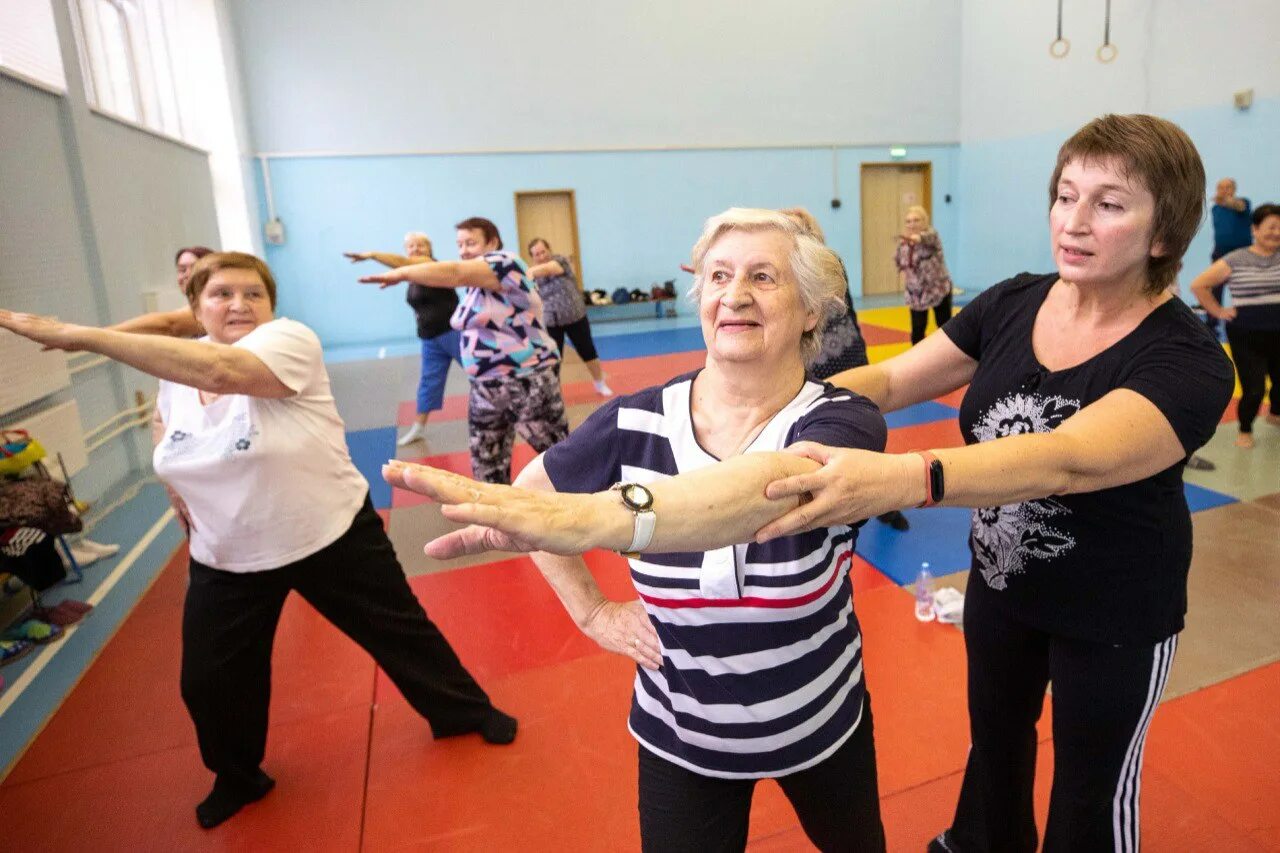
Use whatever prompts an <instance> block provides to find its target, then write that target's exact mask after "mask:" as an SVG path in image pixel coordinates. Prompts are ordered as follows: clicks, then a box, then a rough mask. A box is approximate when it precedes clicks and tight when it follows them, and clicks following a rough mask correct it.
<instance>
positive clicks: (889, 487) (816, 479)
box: [756, 441, 924, 542]
mask: <svg viewBox="0 0 1280 853" xmlns="http://www.w3.org/2000/svg"><path fill="white" fill-rule="evenodd" d="M785 452H787V453H794V454H796V455H798V456H803V457H805V458H807V459H812V460H813V461H814V462H817V463H819V464H821V465H822V467H821V468H819V469H818V470H817V471H814V472H813V473H811V474H797V475H796V476H794V477H787V478H786V479H784V480H774V481H773V482H772V483H770V484H769V485H768V486H766V487H765V492H764V493H765V496H766V497H768V498H769V499H770V500H780V499H783V498H789V497H796V496H799V497H800V498H801V500H802V501H803V502H802V503H801V504H800V506H798V507H796V508H795V509H793V510H791V512H789V513H787V514H786V515H784V516H782V518H779V519H777V520H776V521H773V522H771V523H769V524H767V525H765V526H764V527H762V528H761V529H760V530H759V531H758V532H757V533H756V541H757V542H766V541H768V540H770V539H776V538H777V537H779V536H787V535H790V534H793V533H799V532H801V531H805V530H813V529H814V528H815V527H830V526H832V525H836V524H853V523H854V522H857V521H861V520H862V519H864V518H870V517H871V516H873V515H881V514H883V513H886V512H889V511H890V510H894V509H903V508H905V507H909V506H916V505H917V504H919V503H920V502H921V501H923V500H924V494H923V492H924V470H923V466H922V462H921V460H920V459H919V458H918V457H916V456H915V455H914V454H886V453H873V452H872V451H869V450H854V449H850V448H838V447H827V446H826V445H822V444H814V443H813V442H810V441H801V442H799V443H797V444H793V445H791V446H790V447H788V448H786V450H785ZM917 495H918V496H917ZM806 497H807V498H808V500H804V499H805V498H806Z"/></svg>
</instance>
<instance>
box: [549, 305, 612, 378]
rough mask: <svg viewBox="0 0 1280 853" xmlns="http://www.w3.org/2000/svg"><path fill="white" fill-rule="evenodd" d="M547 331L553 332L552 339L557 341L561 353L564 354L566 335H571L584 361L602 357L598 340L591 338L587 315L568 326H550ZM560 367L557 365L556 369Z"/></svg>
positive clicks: (572, 341) (571, 340) (570, 337)
mask: <svg viewBox="0 0 1280 853" xmlns="http://www.w3.org/2000/svg"><path fill="white" fill-rule="evenodd" d="M547 331H548V332H550V333H551V339H552V340H553V341H555V342H556V347H557V348H558V349H559V350H560V354H561V355H562V356H563V355H564V336H565V335H566V334H567V335H568V336H569V342H570V343H571V344H573V348H574V349H575V350H577V351H578V356H579V357H580V358H581V359H582V360H583V361H595V360H596V359H597V358H599V357H600V354H599V353H597V352H596V342H595V341H593V340H592V339H591V321H590V320H588V319H587V318H586V317H583V318H582V319H581V320H575V321H574V322H572V323H570V324H569V325H567V326H548V327H547ZM559 369H560V365H559V364H557V365H556V370H559Z"/></svg>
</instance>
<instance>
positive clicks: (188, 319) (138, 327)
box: [107, 308, 202, 338]
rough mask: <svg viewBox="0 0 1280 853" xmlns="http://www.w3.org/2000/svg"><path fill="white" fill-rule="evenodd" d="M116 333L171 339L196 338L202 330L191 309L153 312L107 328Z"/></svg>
mask: <svg viewBox="0 0 1280 853" xmlns="http://www.w3.org/2000/svg"><path fill="white" fill-rule="evenodd" d="M107 328H108V329H111V330H112V331H115V332H132V333H133V334H135V335H168V336H169V337H171V338H194V337H196V336H197V335H200V334H201V332H202V330H201V328H200V324H199V323H197V322H196V317H195V315H194V314H192V313H191V309H190V308H177V309H175V310H173V311H152V312H151V313H149V314H140V315H138V316H137V317H132V318H130V319H128V320H125V321H124V322H122V323H116V324H115V325H112V326H107Z"/></svg>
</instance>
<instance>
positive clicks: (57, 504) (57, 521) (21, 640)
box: [0, 430, 120, 686]
mask: <svg viewBox="0 0 1280 853" xmlns="http://www.w3.org/2000/svg"><path fill="white" fill-rule="evenodd" d="M45 459H46V454H45V450H44V448H43V447H41V446H40V443H39V442H38V441H36V440H35V439H34V438H33V437H32V436H31V435H30V434H28V433H27V432H26V431H25V430H4V431H0V579H2V581H3V582H2V585H0V590H3V591H4V592H6V593H8V595H7V596H6V597H7V598H8V601H7V602H6V600H5V598H6V597H0V612H3V614H4V618H5V619H6V620H7V621H11V622H12V624H11V625H9V627H7V628H5V629H4V630H3V631H0V666H2V665H4V664H6V663H11V662H12V661H15V660H18V659H20V658H22V657H24V656H25V655H27V654H29V653H30V652H31V651H32V650H33V649H34V648H35V647H36V646H38V645H42V644H45V643H51V642H53V641H54V640H58V639H61V638H62V637H63V635H64V634H65V630H66V628H67V626H69V625H74V624H75V623H76V622H79V621H80V620H81V619H82V618H84V615H85V614H86V613H88V612H89V611H90V610H92V609H93V607H92V605H89V604H85V603H84V602H79V601H72V600H66V601H59V602H57V603H56V604H52V605H50V604H47V603H46V602H44V601H43V600H42V599H41V595H42V594H43V593H44V592H45V591H46V590H49V589H52V588H53V587H55V586H57V585H59V584H61V583H62V582H63V581H64V580H66V577H67V570H68V569H69V568H72V567H73V566H75V565H76V564H77V563H78V562H80V561H81V560H83V561H84V562H85V563H91V562H93V561H95V560H99V559H102V558H103V557H106V556H110V555H112V554H115V553H116V552H117V551H119V550H120V548H119V546H117V545H99V544H98V543H95V542H90V541H88V540H84V539H82V540H81V541H80V542H79V543H78V544H77V545H75V546H70V545H68V544H67V541H66V538H65V537H66V535H67V534H70V533H78V532H80V531H81V530H83V529H84V523H83V521H81V509H82V507H81V505H80V504H79V503H78V502H77V501H76V499H75V496H74V495H73V494H72V492H71V487H70V486H69V485H68V482H69V478H68V477H67V474H66V469H65V467H63V468H62V475H63V477H62V479H61V480H58V479H55V478H54V477H52V476H51V475H50V473H49V470H48V468H47V467H46V465H45ZM58 463H59V466H60V467H62V466H61V457H58ZM59 545H61V547H62V550H59V548H58V546H59ZM77 574H78V573H77ZM77 579H78V578H77ZM22 593H29V594H30V596H31V602H30V604H28V605H27V606H24V607H15V606H14V605H17V604H18V603H19V602H18V601H17V599H16V596H17V595H20V594H22ZM0 686H3V681H0Z"/></svg>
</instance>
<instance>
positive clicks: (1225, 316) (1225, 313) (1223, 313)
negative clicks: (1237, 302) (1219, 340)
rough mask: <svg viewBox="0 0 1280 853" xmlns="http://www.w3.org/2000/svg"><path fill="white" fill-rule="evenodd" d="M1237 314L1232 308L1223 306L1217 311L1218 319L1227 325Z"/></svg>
mask: <svg viewBox="0 0 1280 853" xmlns="http://www.w3.org/2000/svg"><path fill="white" fill-rule="evenodd" d="M1238 314H1239V312H1238V311H1236V309H1235V307H1234V306H1232V305H1224V306H1222V309H1221V310H1220V311H1218V319H1219V320H1226V321H1227V322H1228V323H1229V322H1231V321H1232V320H1234V319H1235V318H1236V317H1237V316H1238Z"/></svg>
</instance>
